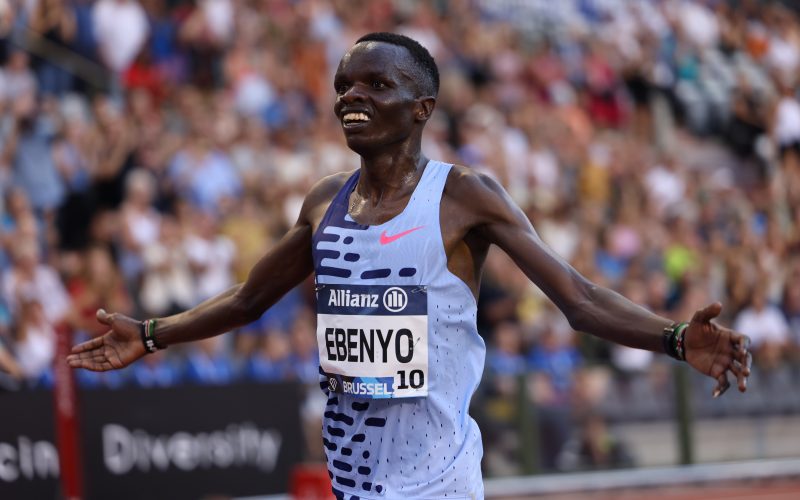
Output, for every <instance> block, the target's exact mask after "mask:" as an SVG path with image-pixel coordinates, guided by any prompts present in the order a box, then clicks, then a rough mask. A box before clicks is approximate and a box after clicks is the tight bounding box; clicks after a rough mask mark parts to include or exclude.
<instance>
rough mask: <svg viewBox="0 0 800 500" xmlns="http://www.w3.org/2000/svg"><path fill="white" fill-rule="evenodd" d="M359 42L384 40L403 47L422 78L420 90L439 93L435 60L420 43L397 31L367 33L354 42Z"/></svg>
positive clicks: (427, 92) (429, 93)
mask: <svg viewBox="0 0 800 500" xmlns="http://www.w3.org/2000/svg"><path fill="white" fill-rule="evenodd" d="M361 42H384V43H389V44H392V45H397V46H399V47H405V48H406V50H408V53H409V54H411V58H412V59H413V60H414V65H415V66H417V67H416V68H415V69H418V70H420V75H419V76H421V77H422V78H421V79H419V80H418V81H419V82H420V91H422V92H423V93H424V94H426V95H432V96H436V95H437V94H438V93H439V68H438V67H437V66H436V61H434V60H433V56H431V53H430V52H428V49H426V48H425V47H423V46H422V45H420V43H419V42H418V41H416V40H414V39H413V38H409V37H407V36H405V35H400V34H397V33H387V32H385V31H379V32H375V33H368V34H366V35H364V36H362V37H361V38H359V39H358V40H356V43H357V44H358V43H361Z"/></svg>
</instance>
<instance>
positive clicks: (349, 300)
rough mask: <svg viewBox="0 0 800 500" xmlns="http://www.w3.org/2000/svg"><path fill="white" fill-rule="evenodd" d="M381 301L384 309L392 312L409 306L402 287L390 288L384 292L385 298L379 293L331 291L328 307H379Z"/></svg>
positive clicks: (345, 290)
mask: <svg viewBox="0 0 800 500" xmlns="http://www.w3.org/2000/svg"><path fill="white" fill-rule="evenodd" d="M378 300H381V302H382V303H383V307H385V308H386V309H387V310H388V311H391V312H400V311H402V310H403V309H405V308H406V306H407V305H408V294H406V292H405V290H403V289H402V288H400V287H396V286H393V287H390V288H387V289H386V290H385V291H384V292H383V297H380V295H379V294H377V293H352V292H351V291H350V290H348V289H338V290H331V293H330V295H329V296H328V306H332V307H360V308H368V307H371V308H375V309H377V308H378V307H379V302H378Z"/></svg>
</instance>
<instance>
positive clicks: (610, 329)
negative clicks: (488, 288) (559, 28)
mask: <svg viewBox="0 0 800 500" xmlns="http://www.w3.org/2000/svg"><path fill="white" fill-rule="evenodd" d="M438 87H439V75H438V70H437V68H436V64H435V62H434V61H433V59H432V58H431V56H430V54H429V53H428V52H427V51H426V50H425V49H424V48H423V47H422V46H420V45H419V44H418V43H417V42H415V41H413V40H411V39H409V38H407V37H404V36H399V35H395V34H388V33H372V34H369V35H366V36H364V37H362V38H361V39H360V40H359V41H358V42H356V44H355V45H354V46H353V47H352V48H351V49H350V51H349V52H347V54H345V56H344V57H343V58H342V61H341V63H340V64H339V67H338V69H337V71H336V76H335V79H334V88H335V90H336V96H337V98H336V104H335V105H334V111H335V113H336V116H337V117H338V118H339V121H340V122H341V127H342V131H343V132H344V135H345V138H346V140H347V145H348V146H349V147H350V148H351V149H352V150H353V151H355V152H356V153H358V154H359V155H360V156H361V166H360V168H359V169H357V170H356V171H354V172H347V173H341V174H337V175H333V176H330V177H327V178H325V179H323V180H321V181H320V182H319V183H317V184H316V185H315V186H314V187H313V188H312V190H311V192H310V193H309V194H308V196H307V197H306V199H305V202H304V204H303V208H302V210H301V213H300V216H299V218H298V220H297V223H296V224H295V226H294V227H293V228H292V229H291V230H290V231H289V232H288V233H287V234H286V235H285V236H284V237H283V239H281V240H280V242H278V243H277V244H276V245H275V246H274V248H272V249H271V250H270V251H269V252H268V253H267V254H266V255H265V256H264V257H263V258H262V259H261V260H260V261H259V262H258V263H257V264H256V265H255V267H254V268H253V270H252V271H251V273H250V276H249V277H248V279H247V281H246V282H244V283H243V284H241V285H238V286H235V287H233V288H231V289H230V290H228V291H227V292H224V293H222V294H220V295H219V296H217V297H215V298H212V299H210V300H208V301H206V302H204V303H202V304H200V305H199V306H197V307H195V308H193V309H190V310H188V311H186V312H183V313H181V314H177V315H175V316H170V317H167V318H158V319H157V320H146V321H144V322H140V321H137V320H134V319H132V318H129V317H126V316H123V315H121V314H108V313H106V312H105V311H103V310H100V311H98V313H97V317H98V319H99V321H100V322H102V323H104V324H106V325H108V326H109V327H110V331H109V332H108V333H106V334H105V335H104V336H102V337H98V338H96V339H94V340H90V341H88V342H86V343H83V344H80V345H78V346H76V347H75V348H74V349H73V354H72V355H70V356H69V358H68V361H69V364H70V365H71V366H73V367H81V368H87V369H89V370H96V371H104V370H112V369H117V368H122V367H124V366H126V365H128V364H130V363H132V362H133V361H135V360H137V359H139V358H140V357H142V356H144V355H145V354H147V353H148V352H152V351H154V350H156V349H158V348H163V347H166V346H168V345H171V344H175V343H178V342H187V341H192V340H197V339H201V338H204V337H210V336H212V335H218V334H220V333H222V332H226V331H229V330H232V329H234V328H236V327H239V326H242V325H244V324H246V323H248V322H251V321H254V320H256V319H257V318H259V317H260V315H261V314H262V313H263V312H264V311H265V310H266V309H267V308H269V307H270V306H271V305H272V304H274V303H275V302H276V301H277V300H278V299H279V298H280V297H281V296H282V295H283V294H284V293H286V292H287V291H289V290H290V289H292V288H293V287H294V286H296V285H297V284H299V283H300V282H301V281H303V280H304V279H305V278H306V277H307V276H308V275H309V274H311V273H312V272H314V274H315V277H316V283H317V303H318V305H317V312H318V316H317V323H318V326H317V341H318V344H319V353H320V365H321V366H320V373H321V385H322V386H323V389H324V390H325V391H326V392H327V393H328V395H329V399H328V404H327V408H326V413H325V421H324V425H323V427H324V428H323V435H324V439H323V442H324V445H325V447H326V453H327V459H328V470H329V472H330V475H331V479H332V482H333V487H334V493H335V494H336V496H337V497H339V498H348V499H349V498H387V499H389V498H391V499H394V498H473V499H474V498H482V497H483V485H482V480H481V473H480V462H481V454H482V448H481V437H480V433H479V431H478V428H477V425H476V424H475V421H474V420H472V418H470V416H469V415H468V414H467V410H468V408H469V402H470V397H471V396H472V393H473V392H474V391H475V388H476V387H477V386H478V383H479V382H480V378H481V373H482V372H483V362H484V354H485V347H484V343H483V341H482V340H481V338H480V337H479V336H478V333H477V330H476V325H475V313H476V296H477V294H478V287H479V283H480V275H481V268H482V266H483V263H484V260H485V258H486V253H487V251H488V249H489V246H490V245H492V244H495V245H497V246H499V247H500V248H502V249H503V250H504V251H505V252H506V253H508V255H510V256H511V258H512V259H513V260H514V261H515V262H516V264H517V265H518V266H519V267H520V269H522V271H524V272H525V274H526V275H527V276H528V277H529V278H530V279H531V280H532V281H533V282H534V283H535V284H536V285H538V286H539V287H540V288H541V289H542V290H544V292H545V293H546V294H547V296H548V297H549V298H550V299H551V300H553V302H555V303H556V304H557V305H558V307H559V308H560V309H561V311H562V312H563V313H564V314H565V315H566V317H567V318H568V319H569V322H570V324H571V325H572V327H573V328H574V329H575V330H579V331H583V332H587V333H590V334H592V335H596V336H598V337H602V338H604V339H607V340H610V341H613V342H617V343H620V344H624V345H627V346H631V347H636V348H640V349H647V350H650V351H656V352H667V353H668V354H670V355H671V356H673V357H676V358H678V359H685V360H686V361H687V362H688V363H689V364H690V365H692V366H693V367H694V368H695V369H697V370H699V371H700V372H702V373H704V374H706V375H709V376H711V377H714V378H715V379H716V380H717V382H718V384H717V387H716V389H715V392H714V395H715V396H717V395H719V394H721V393H722V392H724V391H725V390H726V389H727V388H728V386H729V383H728V379H727V376H726V373H727V372H728V371H730V372H732V373H733V374H734V375H735V376H736V377H737V378H738V385H739V390H741V391H744V390H745V384H746V377H747V376H748V375H749V373H750V355H749V354H748V352H747V345H748V344H747V343H748V340H747V338H746V337H745V336H744V335H741V334H739V333H735V332H733V331H731V330H728V329H725V328H722V327H720V326H718V325H716V324H714V323H712V322H711V319H712V318H714V317H716V316H717V315H718V314H719V312H720V308H721V306H720V304H711V305H709V306H707V307H706V308H704V309H701V310H699V311H697V313H695V315H694V317H693V318H692V319H691V321H690V322H689V323H678V324H676V323H675V322H673V321H671V320H669V319H666V318H662V317H660V316H656V315H655V314H652V313H650V312H648V311H647V310H645V309H644V308H642V307H639V306H638V305H636V304H633V303H631V302H630V301H628V300H627V299H625V298H623V297H622V296H620V295H618V294H616V293H614V292H612V291H610V290H607V289H605V288H601V287H598V286H596V285H594V284H593V283H591V282H589V281H587V280H586V279H585V278H584V277H583V276H581V275H580V274H578V273H577V272H576V271H575V270H574V269H573V268H572V267H570V266H569V265H568V264H567V263H566V262H564V261H563V260H562V259H561V258H560V257H559V256H558V255H555V254H554V253H553V252H552V251H551V250H549V249H548V248H547V247H546V246H545V245H544V244H543V243H542V241H541V240H540V239H539V237H538V236H537V235H536V232H535V231H534V229H533V227H532V226H531V224H530V222H529V221H528V219H527V218H526V217H525V215H524V214H523V213H522V211H521V210H520V209H519V208H518V207H517V206H516V205H514V203H513V202H512V201H511V199H510V198H509V196H508V195H507V194H506V192H505V191H504V190H503V188H502V187H501V186H500V185H499V184H498V183H497V182H496V181H494V180H493V179H491V178H489V177H487V176H485V175H482V174H479V173H476V172H475V171H474V170H471V169H469V168H467V167H463V166H458V165H449V164H444V163H441V162H438V161H434V160H429V159H428V158H426V157H425V156H423V154H422V153H421V148H420V144H421V137H422V129H423V127H424V126H425V123H426V122H427V120H428V119H429V118H430V116H431V113H432V112H433V110H434V107H435V105H436V95H437V91H438Z"/></svg>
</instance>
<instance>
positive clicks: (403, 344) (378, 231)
mask: <svg viewBox="0 0 800 500" xmlns="http://www.w3.org/2000/svg"><path fill="white" fill-rule="evenodd" d="M451 167H452V165H449V164H445V163H441V162H437V161H429V162H428V164H427V166H426V167H425V171H424V172H423V174H422V178H421V179H420V181H419V184H418V185H417V187H416V189H415V190H414V193H413V194H412V196H411V198H410V200H409V202H408V205H407V206H406V208H405V209H404V210H403V211H402V212H401V213H400V214H399V215H397V216H396V217H394V218H393V219H391V220H389V221H388V222H386V223H384V224H380V225H375V226H366V225H362V224H358V223H356V222H355V221H353V219H352V218H351V217H350V216H349V214H348V200H349V196H350V193H352V191H353V189H354V188H355V186H356V184H357V182H358V177H359V172H356V173H355V174H353V176H351V177H350V179H348V181H347V182H346V183H345V185H344V186H343V187H342V189H341V190H340V191H339V192H338V193H337V195H336V197H335V198H334V199H333V202H332V203H331V205H330V207H329V208H328V210H327V212H326V213H325V216H324V217H323V219H322V222H321V224H320V226H319V228H318V229H317V231H316V232H315V234H314V238H313V257H314V267H315V272H316V283H317V304H318V305H317V313H318V315H317V318H318V321H317V323H318V324H317V343H318V347H319V354H320V374H321V375H320V376H321V379H320V386H321V387H322V389H323V390H324V391H325V392H326V393H327V395H328V402H327V406H326V408H325V415H324V421H323V443H324V445H325V448H326V455H327V461H328V471H329V474H330V476H331V481H332V483H333V488H334V493H335V494H336V496H337V497H338V498H346V499H348V500H349V499H352V498H386V499H390V498H391V499H396V498H403V499H412V498H415V499H416V498H437V499H438V498H470V499H475V498H483V482H482V479H481V471H480V462H481V456H482V454H483V448H482V445H481V437H480V432H479V430H478V426H477V424H476V423H475V421H474V420H473V419H472V418H471V417H470V416H469V415H468V413H467V411H468V409H469V402H470V398H471V397H472V394H473V392H474V391H475V389H476V388H477V386H478V383H479V382H480V378H481V374H482V373H483V363H484V357H485V351H486V349H485V345H484V343H483V339H481V337H480V336H478V332H477V328H476V325H475V319H476V318H475V315H476V303H475V298H474V297H473V295H472V292H471V291H470V289H469V287H468V286H467V285H466V284H465V283H464V282H463V281H462V280H460V279H459V278H457V277H456V276H455V275H453V274H452V273H451V272H450V271H449V270H448V269H447V256H446V255H445V250H444V245H443V243H442V232H441V228H440V226H439V204H440V201H441V198H442V191H443V189H444V185H445V181H446V180H447V175H448V172H449V171H450V168H451Z"/></svg>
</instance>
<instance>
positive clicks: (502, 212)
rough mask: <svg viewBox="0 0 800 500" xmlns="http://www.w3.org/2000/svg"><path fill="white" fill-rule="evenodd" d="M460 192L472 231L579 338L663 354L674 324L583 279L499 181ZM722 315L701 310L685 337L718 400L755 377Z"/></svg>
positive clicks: (467, 181)
mask: <svg viewBox="0 0 800 500" xmlns="http://www.w3.org/2000/svg"><path fill="white" fill-rule="evenodd" d="M460 184H461V186H460V189H459V190H458V191H459V194H458V195H457V196H458V197H459V199H461V200H464V205H463V206H464V209H465V210H471V211H472V212H473V213H474V214H475V220H476V221H477V223H476V225H475V226H474V228H473V229H472V231H475V232H476V234H477V235H478V236H480V237H481V238H482V239H484V240H485V241H487V242H489V243H494V244H496V245H497V246H499V247H500V248H502V249H503V250H504V251H505V252H506V253H507V254H508V255H509V256H510V257H511V258H512V259H513V260H514V262H515V263H516V264H517V265H518V266H519V268H520V269H521V270H522V271H523V272H524V273H525V275H526V276H528V278H529V279H531V281H533V282H534V283H535V284H536V285H537V286H539V287H540V288H541V289H542V291H544V292H545V294H547V296H548V297H549V298H550V299H551V300H552V301H553V302H554V303H555V304H556V305H557V306H558V308H559V309H560V310H561V311H562V312H563V313H564V315H565V316H566V317H567V319H568V320H569V322H570V325H571V326H572V327H573V328H574V329H575V330H578V331H582V332H586V333H589V334H592V335H595V336H598V337H601V338H603V339H606V340H610V341H612V342H615V343H618V344H622V345H626V346H629V347H635V348H639V349H646V350H649V351H655V352H664V347H663V341H662V339H663V331H664V329H665V328H667V327H669V326H670V325H672V324H674V321H672V320H670V319H668V318H664V317H661V316H658V315H656V314H653V313H652V312H650V311H648V310H647V309H645V308H644V307H642V306H639V305H637V304H635V303H633V302H631V301H630V300H628V299H626V298H625V297H623V296H622V295H620V294H618V293H616V292H614V291H612V290H609V289H607V288H604V287H600V286H598V285H596V284H594V283H592V282H590V281H589V280H587V279H586V278H585V277H584V276H582V275H581V274H580V273H578V272H577V271H576V270H575V269H574V268H573V267H572V266H570V265H569V264H568V263H567V262H565V261H564V260H563V259H562V258H561V257H559V256H558V255H556V254H555V253H554V252H553V251H552V250H551V249H550V248H549V247H547V245H546V244H544V242H542V240H541V239H540V238H539V236H538V235H537V234H536V231H535V230H534V229H533V226H532V225H531V223H530V221H529V220H528V218H527V217H526V216H525V214H524V213H523V212H522V211H521V210H520V209H519V207H517V205H516V204H515V203H514V202H513V201H512V200H511V199H510V197H509V196H508V194H507V193H506V192H505V190H504V189H503V188H502V186H500V185H499V184H498V183H497V182H496V181H494V180H493V179H491V178H489V177H487V176H483V175H478V174H467V175H465V176H462V178H461V179H460ZM720 310H721V305H719V304H711V305H709V306H707V307H706V308H704V309H701V310H700V311H698V312H697V313H696V314H695V315H694V317H693V318H692V319H691V322H689V326H688V327H687V330H686V333H685V346H686V361H687V362H688V363H689V364H691V365H692V366H693V367H695V368H696V369H698V370H699V371H701V372H702V373H704V374H706V375H708V376H711V377H713V378H715V379H716V380H717V381H718V385H717V387H716V389H715V396H716V395H719V394H721V393H722V392H724V391H725V390H726V389H727V388H728V386H729V384H728V381H727V378H726V373H727V372H728V371H731V372H732V373H733V374H734V375H735V376H736V377H737V379H738V385H739V389H740V390H742V391H744V390H745V389H746V377H747V376H748V375H749V373H750V355H749V353H748V352H747V346H748V339H747V337H746V336H744V335H742V334H740V333H736V332H733V331H731V330H729V329H726V328H723V327H720V326H719V325H717V324H715V323H712V322H711V320H712V319H713V318H715V317H716V316H717V315H719V313H720Z"/></svg>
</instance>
